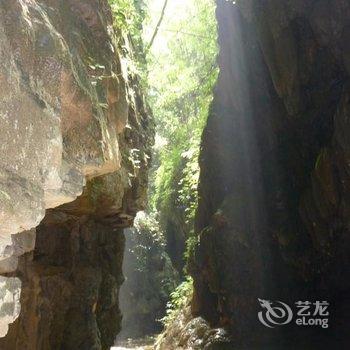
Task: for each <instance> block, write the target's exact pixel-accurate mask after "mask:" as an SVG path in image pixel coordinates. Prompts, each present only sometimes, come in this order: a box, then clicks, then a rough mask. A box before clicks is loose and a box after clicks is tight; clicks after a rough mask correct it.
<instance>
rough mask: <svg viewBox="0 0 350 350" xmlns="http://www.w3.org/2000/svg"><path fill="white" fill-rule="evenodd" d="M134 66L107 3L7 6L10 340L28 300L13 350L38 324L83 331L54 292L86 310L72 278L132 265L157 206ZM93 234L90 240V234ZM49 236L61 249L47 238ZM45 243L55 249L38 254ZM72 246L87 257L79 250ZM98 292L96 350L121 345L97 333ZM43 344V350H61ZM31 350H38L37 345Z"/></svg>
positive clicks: (0, 111)
mask: <svg viewBox="0 0 350 350" xmlns="http://www.w3.org/2000/svg"><path fill="white" fill-rule="evenodd" d="M122 45H123V46H124V48H125V49H124V50H121V46H122ZM129 60H132V52H131V49H130V46H129V43H128V40H127V38H125V37H124V36H123V35H122V34H121V33H120V32H119V31H118V33H117V32H116V31H115V30H114V27H113V18H112V16H111V13H110V8H109V5H108V3H107V1H106V0H87V1H86V0H84V1H80V0H68V1H67V0H59V1H56V0H55V1H53V0H38V1H36V0H33V1H19V0H15V1H13V0H4V1H1V2H0V86H1V90H0V125H1V127H0V272H1V274H2V275H3V276H4V277H1V281H0V283H1V285H2V287H1V288H2V289H4V290H7V291H8V292H6V293H5V292H4V293H5V294H4V297H3V298H2V299H1V300H2V306H0V310H1V311H0V312H1V315H0V333H1V335H2V336H4V335H5V334H6V331H7V327H8V324H9V323H11V322H13V321H14V320H15V319H16V317H17V316H18V314H19V310H20V305H19V303H18V300H19V298H21V304H22V312H21V316H20V319H19V320H17V322H16V324H15V325H14V326H13V328H12V329H11V334H15V333H16V337H17V339H18V340H17V343H16V344H15V343H11V341H12V340H13V339H10V338H11V335H10V336H8V337H7V338H6V339H5V340H4V345H2V348H6V346H7V347H8V348H11V349H17V348H18V349H24V348H25V347H23V346H24V345H23V344H25V342H24V340H23V342H24V343H21V341H22V340H21V334H22V332H25V331H27V328H26V327H27V326H28V324H29V323H30V322H31V321H33V320H34V318H36V322H31V324H32V325H35V326H34V328H33V329H31V332H32V333H30V334H34V333H35V332H40V331H42V332H44V333H45V334H44V333H43V334H42V337H43V338H45V337H47V339H49V338H50V336H49V333H50V331H51V328H50V327H51V326H52V327H56V326H57V323H55V322H56V321H57V322H62V324H64V323H65V321H62V320H64V319H65V317H68V318H69V319H70V320H71V322H73V324H75V323H79V319H76V318H75V316H74V315H71V313H72V312H73V311H71V309H69V306H68V305H67V313H65V314H64V315H63V316H62V315H61V314H60V315H55V309H52V307H53V305H56V304H55V303H56V302H61V301H57V298H58V297H56V296H54V295H53V294H51V292H50V291H49V290H50V288H51V287H49V286H46V285H45V286H44V284H45V283H48V284H52V285H55V286H56V287H57V286H62V285H64V286H66V285H69V288H68V287H67V290H69V293H68V292H67V293H68V294H69V297H67V296H66V294H65V297H67V298H68V299H69V298H76V296H74V297H73V295H76V293H78V292H75V291H74V289H75V286H76V285H79V283H78V284H77V282H76V281H75V282H74V281H71V280H69V278H68V277H67V275H70V272H69V271H71V270H72V271H73V270H74V271H78V270H79V268H77V266H80V259H82V260H84V263H82V265H83V266H84V267H82V269H85V268H86V269H87V270H89V268H92V269H93V268H94V267H93V266H94V265H96V264H97V261H99V258H98V257H97V255H98V254H97V252H98V251H101V254H102V251H103V254H106V252H105V250H104V249H107V250H108V249H111V251H110V252H109V253H108V254H110V258H106V259H107V260H108V261H109V262H110V263H111V262H112V260H113V259H117V260H118V259H119V260H120V259H121V254H122V248H121V246H122V243H121V242H122V239H121V238H120V237H121V235H122V233H121V230H122V228H123V227H127V226H130V225H131V224H132V222H133V218H134V216H135V214H136V212H137V211H138V210H140V209H143V207H144V206H145V202H146V190H147V168H148V163H149V159H150V146H151V144H152V142H153V124H152V119H151V117H150V116H149V112H148V109H147V105H146V103H145V101H144V97H143V95H142V93H141V92H140V91H139V88H138V78H137V77H136V76H134V75H133V74H132V73H131V72H130V71H129V70H128V67H127V62H128V61H129ZM57 207H59V209H54V208H57ZM48 209H50V210H49V211H48ZM45 213H47V215H46V218H45V220H44V222H46V221H47V220H49V221H50V225H48V226H45V225H44V224H41V226H39V227H43V226H42V225H44V227H45V229H40V230H38V229H35V228H36V227H38V225H39V223H40V222H41V221H42V220H43V218H44V216H45ZM65 223H67V224H65ZM85 224H86V225H87V226H88V228H87V229H86V230H87V231H88V232H90V233H91V234H90V235H89V234H88V233H86V232H85V229H83V228H81V227H84V226H85ZM56 225H57V226H65V225H66V227H65V228H64V229H62V230H63V231H64V233H63V231H62V236H60V235H58V236H57V237H56V236H55V235H54V234H53V235H52V237H51V236H50V235H49V233H48V232H51V231H52V232H55V229H56ZM77 227H79V228H77ZM114 230H116V231H114ZM105 231H106V233H105ZM83 232H84V233H83ZM113 232H117V233H115V234H114V233H113ZM107 233H109V234H110V235H111V236H113V237H114V235H116V238H115V240H113V239H112V238H106V237H105V235H108V234H107ZM47 235H49V236H50V238H49V239H47V242H50V247H51V248H52V249H51V248H50V247H49V245H47V246H46V245H45V242H46V240H44V241H43V238H41V237H46V236H47ZM84 235H87V236H88V237H86V236H84ZM35 236H36V238H35ZM80 236H84V237H85V238H82V240H83V241H84V242H85V243H86V242H94V243H91V245H92V247H91V246H90V243H86V245H87V246H88V248H86V246H85V245H84V244H83V243H81V242H80V243H81V244H80V243H79V244H78V245H77V246H75V244H76V243H74V242H75V240H79V237H80ZM101 236H103V237H104V238H101ZM62 237H65V239H63V240H62ZM74 237H75V238H74ZM118 237H119V238H118ZM56 238H57V242H56V241H55V239H56ZM109 239H111V240H112V241H109ZM60 240H61V243H59V241H60ZM100 240H102V242H100ZM35 241H36V242H37V244H39V243H40V242H44V243H40V246H37V244H35ZM97 241H98V243H97ZM38 242H39V243H38ZM69 242H71V243H69ZM65 243H67V247H66V246H65ZM60 244H61V245H62V246H61V245H60ZM69 244H71V246H74V247H75V248H74V249H76V250H74V249H73V248H72V249H73V250H69V249H70V248H69V247H68V245H69ZM34 245H35V247H34ZM79 247H80V248H79ZM108 247H110V248H108ZM113 247H115V249H114V251H113ZM117 247H118V249H117ZM85 249H87V250H88V251H89V254H90V253H91V252H90V250H91V249H92V250H96V251H95V253H96V254H97V255H96V256H95V255H93V254H92V253H91V254H92V255H93V257H90V260H91V261H90V263H86V261H85V253H83V252H85ZM33 250H34V251H33ZM23 254H24V255H23ZM89 254H87V255H89ZM65 255H67V256H66V257H65ZM43 256H45V258H43ZM56 258H57V261H55V259H56ZM119 260H118V261H119ZM85 264H86V265H87V267H86V266H85ZM90 265H91V266H92V267H91V266H90ZM52 266H54V267H52ZM56 268H57V269H56ZM109 269H110V267H108V266H107V265H106V266H103V267H100V270H99V272H98V273H97V275H98V276H99V277H98V281H95V282H96V283H97V284H96V290H99V288H102V285H105V284H106V283H107V284H109V286H110V287H109V288H110V290H111V293H112V294H113V293H116V291H117V289H118V286H119V285H120V283H121V271H119V270H118V267H116V269H117V270H118V271H114V272H111V273H110V271H109ZM58 271H59V272H58ZM62 271H64V272H62ZM84 271H85V270H84ZM56 273H57V276H56ZM76 273H78V272H76ZM109 273H110V275H109ZM43 274H44V275H45V274H49V275H50V277H48V276H46V277H43ZM74 274H75V273H73V272H72V276H73V275H74ZM89 274H90V272H87V277H86V280H89V277H88V276H89ZM78 275H79V274H78ZM90 275H91V276H92V275H94V274H93V273H91V274H90ZM108 276H109V277H108ZM42 278H43V279H42ZM51 278H52V280H51ZM67 278H68V280H69V281H67ZM82 278H83V277H82ZM48 279H49V280H50V281H49V282H48ZM73 279H74V280H75V278H73ZM20 280H21V281H22V285H23V290H22V293H20V284H21V283H20ZM53 281H54V282H53ZM55 283H57V285H56V284H55ZM84 283H85V282H84ZM62 288H63V287H62ZM107 290H108V288H107ZM95 292H96V291H95ZM95 292H93V293H92V294H93V295H94V297H92V296H89V298H90V297H91V298H93V299H94V303H93V304H91V305H90V306H91V308H92V309H91V310H93V315H94V319H95V321H94V322H95V333H94V334H95V335H94V336H93V335H92V336H91V337H92V338H93V340H91V344H95V345H94V346H95V347H91V349H92V348H101V347H106V346H107V345H106V344H107V343H108V342H110V341H111V340H110V337H111V335H108V336H106V337H105V335H104V334H103V332H102V333H101V332H100V331H97V330H98V329H99V326H98V324H99V322H102V321H101V319H102V318H103V317H105V316H104V313H103V310H105V309H104V307H102V306H101V304H100V303H99V300H106V299H103V298H102V299H100V298H101V296H100V294H99V293H97V294H99V296H97V294H96V293H95ZM20 294H21V297H19V295H20ZM10 295H12V296H11V297H10ZM34 295H35V297H34ZM113 295H114V294H113ZM31 297H33V298H34V299H33V300H34V301H33V302H32V305H29V304H28V303H30V300H31ZM11 298H12V299H11ZM62 298H63V296H62ZM106 298H107V299H108V298H112V300H113V301H111V300H110V301H109V303H110V306H108V307H106V310H107V309H108V310H110V309H111V308H115V309H117V308H118V307H117V306H118V303H117V301H116V296H115V295H114V296H112V295H110V296H109V297H107V296H106ZM10 299H11V300H12V301H11V302H10V301H9V300H10ZM68 299H67V300H68ZM69 300H70V299H69ZM89 300H90V299H89ZM35 301H37V303H36V302H35ZM89 302H90V301H89ZM9 303H12V304H11V305H12V306H13V307H12V306H11V307H9ZM71 303H72V304H74V302H73V301H71ZM101 303H102V304H103V303H104V302H101ZM43 305H46V306H45V307H47V308H48V309H47V310H50V308H51V311H50V312H49V311H48V312H49V314H50V316H48V315H46V316H45V317H52V320H53V321H52V323H50V322H51V321H50V322H47V324H46V326H45V327H46V328H45V330H43V329H41V328H40V327H41V325H42V324H43V322H46V321H44V319H41V317H42V308H43V307H44V306H43ZM111 305H113V306H111ZM86 307H87V306H86ZM72 308H73V306H72ZM44 309H45V308H44ZM6 310H7V311H6ZM45 310H46V309H45ZM96 310H99V311H98V312H97V311H96ZM68 314H69V316H68ZM97 314H98V316H97ZM92 318H93V317H92ZM97 319H99V321H97ZM58 320H60V321H58ZM26 322H28V324H27V323H26ZM67 322H68V321H67ZM74 322H75V323H74ZM91 322H92V321H91ZM92 323H93V322H92ZM116 324H118V322H116ZM35 327H37V328H35ZM57 327H58V326H57ZM116 327H117V326H116ZM114 331H115V329H114ZM27 334H28V333H27ZM104 337H105V338H104ZM68 338H69V335H67V339H68ZM71 338H72V337H71ZM71 338H70V340H64V339H63V338H62V337H61V338H57V339H61V343H60V346H61V344H63V343H64V342H68V343H69V344H70V345H67V346H68V347H66V348H73V347H69V346H77V347H75V348H79V346H78V345H79V340H74V339H71ZM73 338H74V337H73ZM45 339H46V338H45ZM50 339H51V338H50ZM96 339H98V340H96ZM106 339H107V340H106ZM33 341H35V342H36V343H35V344H36V345H35V346H37V347H36V348H38V349H39V348H40V349H46V348H50V346H51V345H52V344H51V343H50V342H51V340H45V341H44V340H43V339H36V340H33ZM40 342H41V343H40ZM5 343H6V344H8V345H6V344H5ZM68 343H67V344H68ZM9 344H11V345H9ZM28 344H29V345H27V348H28V349H30V346H31V345H32V346H33V344H34V343H28ZM57 346H58V345H57ZM89 349H90V348H89Z"/></svg>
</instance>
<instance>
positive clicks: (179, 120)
mask: <svg viewBox="0 0 350 350" xmlns="http://www.w3.org/2000/svg"><path fill="white" fill-rule="evenodd" d="M155 1H156V3H158V4H159V1H158V2H157V0H155ZM149 2H151V3H152V2H154V1H149ZM158 6H159V5H158ZM174 6H175V5H174ZM214 10H215V5H214V1H212V0H201V1H194V0H189V1H188V2H186V5H185V6H184V5H182V6H181V7H178V8H175V7H174V8H173V9H171V8H170V9H168V15H166V16H165V19H164V23H163V24H162V26H161V29H160V33H159V34H158V39H156V41H155V43H154V46H153V48H152V50H151V52H150V53H149V54H148V57H147V62H148V70H149V82H150V102H151V106H152V108H153V112H154V115H155V117H156V123H157V126H158V128H157V133H158V135H159V136H160V137H161V138H162V139H164V140H166V142H165V145H163V146H162V147H159V148H158V151H159V155H158V156H159V159H160V166H159V168H158V170H157V171H156V174H155V177H156V179H155V189H154V193H153V196H152V198H151V205H152V207H153V209H157V210H158V211H160V213H161V215H162V213H165V215H167V214H166V213H169V212H170V213H171V212H173V211H174V209H177V210H178V211H179V212H181V215H183V217H184V220H185V222H186V224H188V227H189V231H191V225H192V223H193V219H194V214H195V208H196V206H197V184H198V177H199V167H198V155H199V146H200V137H201V134H202V130H203V127H204V125H205V122H206V117H207V115H208V108H209V105H210V103H211V100H212V91H213V86H214V84H215V81H216V78H217V67H216V62H215V60H216V53H217V44H216V33H217V30H216V22H215V15H214ZM172 11H176V13H177V16H172V15H171V13H172ZM151 24H152V23H151ZM151 24H149V26H151V27H152V25H151ZM157 40H158V41H157Z"/></svg>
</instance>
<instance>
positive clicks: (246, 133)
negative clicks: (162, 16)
mask: <svg viewBox="0 0 350 350" xmlns="http://www.w3.org/2000/svg"><path fill="white" fill-rule="evenodd" d="M217 20H218V25H219V45H220V54H219V57H218V63H219V67H220V76H219V79H218V83H217V87H216V91H215V97H214V102H213V104H212V107H211V112H210V115H209V118H208V122H207V126H206V128H205V130H204V133H203V137H202V149H201V155H200V167H201V176H200V186H199V196H200V200H199V208H198V211H197V219H196V231H197V232H198V234H199V235H200V243H199V245H198V247H197V248H196V252H195V254H194V257H193V259H192V260H193V261H192V264H191V270H192V275H193V277H194V287H195V291H194V297H193V300H192V314H193V315H194V316H202V317H204V318H205V319H206V320H208V321H209V323H210V325H211V326H212V327H222V328H224V329H226V330H227V331H228V332H229V334H230V336H231V341H232V343H231V345H229V347H228V348H230V349H233V348H235V346H236V345H237V346H239V348H240V349H241V348H248V349H253V348H254V346H257V348H258V349H265V348H266V349H289V348H291V349H296V348H298V349H308V350H309V349H316V348H317V349H320V348H327V349H328V348H330V346H332V347H336V348H337V349H343V348H344V349H345V348H346V347H348V345H349V342H348V341H349V339H348V335H347V333H348V332H347V331H346V326H345V325H346V324H348V322H349V307H350V303H349V291H350V285H349V281H350V276H349V273H350V266H349V262H350V250H349V248H350V239H349V237H350V236H349V225H350V211H349V210H350V192H349V184H350V168H349V164H350V158H349V157H350V144H349V140H350V124H349V120H350V119H349V118H350V115H349V113H350V112H349V111H350V110H349V96H350V85H349V74H350V61H349V59H350V44H349V43H350V41H349V34H350V3H349V2H348V1H343V0H334V1H329V0H316V1H312V0H307V1H305V0H304V1H288V0H279V1H275V0H266V1H259V0H257V1H255V0H242V1H238V0H237V1H236V2H232V1H224V0H218V1H217ZM258 298H260V299H265V300H272V301H273V300H280V301H284V302H286V303H288V304H289V305H291V307H293V308H294V309H295V302H297V301H310V302H315V301H328V302H329V303H330V308H329V312H330V315H329V325H330V326H329V328H328V329H323V328H321V327H298V326H296V325H295V324H294V326H293V325H292V323H291V324H289V325H285V326H280V328H279V329H274V330H272V329H269V328H267V327H265V326H264V325H262V324H261V323H260V322H259V321H258V312H259V311H261V310H262V308H261V305H260V304H259V301H258ZM277 328H278V327H277ZM218 348H220V347H218ZM222 348H224V347H222ZM208 349H209V347H208Z"/></svg>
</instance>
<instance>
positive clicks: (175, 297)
mask: <svg viewBox="0 0 350 350" xmlns="http://www.w3.org/2000/svg"><path fill="white" fill-rule="evenodd" d="M192 293H193V280H192V278H191V277H187V278H186V280H185V281H184V282H182V283H181V284H180V285H179V286H178V287H177V288H176V289H175V290H174V291H173V292H172V293H171V294H170V301H169V302H168V304H167V314H166V316H165V317H164V318H163V319H162V322H163V324H164V326H165V327H166V326H168V325H170V324H171V322H172V321H174V320H176V319H177V317H178V315H179V313H180V312H181V311H182V310H183V309H184V307H186V306H187V304H188V303H189V301H190V299H191V296H192Z"/></svg>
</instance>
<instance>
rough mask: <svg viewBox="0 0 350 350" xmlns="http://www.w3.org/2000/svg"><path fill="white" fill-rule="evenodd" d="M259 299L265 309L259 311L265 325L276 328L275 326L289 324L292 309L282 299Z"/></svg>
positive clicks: (260, 319)
mask: <svg viewBox="0 0 350 350" xmlns="http://www.w3.org/2000/svg"><path fill="white" fill-rule="evenodd" d="M258 300H259V303H260V305H261V307H262V308H263V309H264V310H263V311H260V312H259V313H258V318H259V321H260V322H261V323H262V324H263V325H264V326H266V327H269V328H274V327H275V326H281V325H285V324H288V323H289V322H290V321H291V320H292V318H293V312H292V309H291V308H290V307H289V306H288V305H287V304H285V303H282V301H274V302H272V301H269V300H264V299H258Z"/></svg>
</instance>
